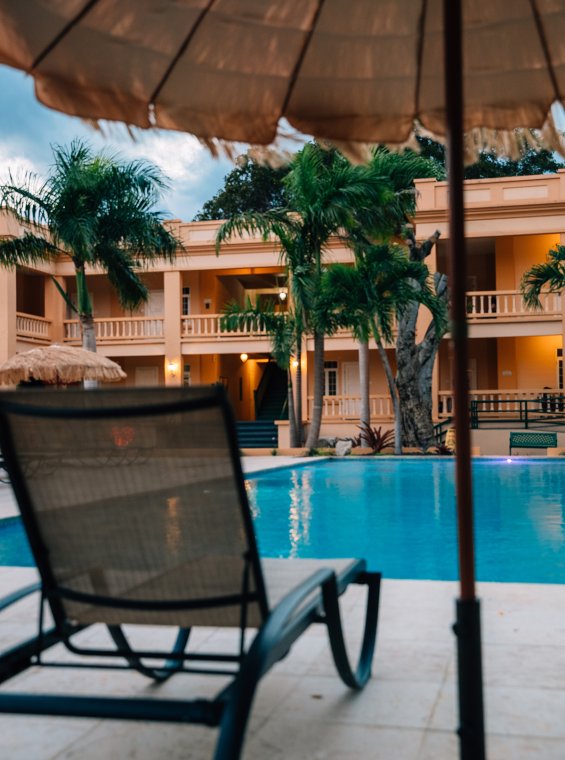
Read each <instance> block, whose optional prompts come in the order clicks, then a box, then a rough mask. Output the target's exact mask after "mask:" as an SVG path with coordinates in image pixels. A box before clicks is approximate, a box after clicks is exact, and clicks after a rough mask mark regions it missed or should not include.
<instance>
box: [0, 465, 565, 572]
mask: <svg viewBox="0 0 565 760" xmlns="http://www.w3.org/2000/svg"><path fill="white" fill-rule="evenodd" d="M473 474H474V487H475V494H474V500H475V515H476V538H477V574H478V577H479V579H480V580H489V581H516V582H530V583H563V582H565V461H560V460H558V459H557V460H548V459H520V458H513V460H512V461H511V462H508V461H506V460H504V459H480V460H475V462H474V465H473ZM246 482H247V491H248V494H249V497H250V501H251V504H252V509H253V514H254V517H255V524H256V528H257V534H258V539H259V548H260V551H261V553H262V554H264V555H265V556H270V557H322V558H323V557H366V558H367V559H368V562H369V566H370V567H371V568H374V569H379V570H382V572H383V573H384V575H385V576H386V577H388V578H422V579H424V578H427V579H435V580H453V579H455V578H456V577H457V559H456V518H455V497H454V463H453V460H451V459H449V458H438V459H433V460H432V459H428V458H426V459H416V458H414V459H409V460H394V459H364V460H339V461H335V460H331V461H328V462H324V463H319V464H309V465H301V466H299V467H294V468H285V469H279V470H272V471H270V472H265V473H262V474H259V475H254V476H253V477H250V478H249V479H248V480H247V481H246ZM0 564H2V565H30V564H32V559H31V555H30V553H29V547H28V546H27V542H26V539H25V537H24V535H23V531H22V528H21V525H20V523H19V520H18V519H17V518H11V519H9V520H3V521H0Z"/></svg>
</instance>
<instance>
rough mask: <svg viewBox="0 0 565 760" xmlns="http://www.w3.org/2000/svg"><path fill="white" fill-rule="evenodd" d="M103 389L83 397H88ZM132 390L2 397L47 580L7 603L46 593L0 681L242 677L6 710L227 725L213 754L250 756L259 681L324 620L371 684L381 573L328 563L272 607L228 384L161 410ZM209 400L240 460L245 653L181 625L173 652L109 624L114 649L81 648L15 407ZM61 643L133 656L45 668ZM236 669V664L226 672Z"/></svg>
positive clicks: (4, 705)
mask: <svg viewBox="0 0 565 760" xmlns="http://www.w3.org/2000/svg"><path fill="white" fill-rule="evenodd" d="M44 392H45V391H44ZM96 392H97V391H84V393H96ZM161 392H162V391H161ZM130 393H131V396H132V400H133V401H132V403H131V405H130V406H128V407H123V406H121V407H119V408H104V409H97V408H96V407H95V406H93V407H91V408H89V409H80V410H77V409H75V408H65V409H61V408H53V407H41V406H37V405H34V406H32V407H26V404H25V398H23V399H21V400H20V399H19V398H17V397H16V396H15V395H13V394H12V395H11V396H10V397H9V398H6V394H4V398H0V444H1V447H2V451H3V453H4V457H5V460H6V466H7V468H8V471H9V473H10V477H11V481H12V484H13V488H14V492H15V494H16V497H17V500H18V503H19V506H20V510H21V514H22V519H23V522H24V525H25V528H26V531H27V534H28V539H29V542H30V546H31V548H32V552H33V555H34V558H35V561H36V563H37V567H38V570H39V573H40V577H41V582H40V583H37V584H31V585H29V586H27V587H26V588H24V589H21V590H20V591H17V592H14V593H12V594H10V595H9V596H7V597H6V598H4V599H2V600H0V613H1V612H2V610H4V609H7V608H8V607H10V606H12V605H13V604H16V603H17V602H19V601H21V600H22V599H24V598H25V597H27V596H29V595H30V594H39V597H38V598H39V622H38V633H37V636H35V637H33V638H31V639H28V640H26V641H24V642H22V643H20V644H18V645H17V646H15V647H13V648H12V649H10V650H8V651H7V652H4V653H2V654H1V655H0V684H1V683H4V682H6V681H7V680H8V679H10V678H12V677H14V676H16V675H17V674H19V673H21V672H23V671H25V670H26V669H27V668H29V667H31V666H34V665H43V666H49V667H75V668H84V667H88V668H94V669H98V668H104V669H115V670H131V669H133V670H136V671H138V672H140V673H142V674H143V675H145V676H147V677H149V678H151V679H153V680H154V681H157V682H162V681H165V680H166V679H167V678H169V677H170V676H172V675H173V674H182V673H193V672H198V673H210V674H214V675H218V674H219V675H231V676H233V678H232V680H231V682H230V683H229V684H228V686H227V687H225V688H223V689H221V691H220V692H219V693H218V694H217V695H216V696H215V697H214V698H213V699H209V700H204V699H192V700H184V699H175V700H172V699H153V698H152V699H144V698H137V697H132V698H116V697H98V696H93V697H90V696H88V697H86V696H75V695H72V696H69V695H56V694H53V695H52V694H49V695H45V694H41V695H39V694H32V693H13V692H10V693H1V692H0V713H11V714H35V715H59V716H63V715H64V716H75V717H83V718H112V719H118V720H142V721H166V722H172V723H200V724H205V725H207V726H219V727H220V733H219V738H218V741H217V745H216V750H215V755H214V757H215V759H216V760H220V759H221V760H237V758H239V757H240V755H241V752H242V748H243V743H244V738H245V731H246V726H247V723H248V718H249V714H250V710H251V706H252V702H253V698H254V694H255V691H256V688H257V685H258V683H259V681H260V679H261V678H262V677H263V675H265V674H266V673H267V672H268V671H269V670H270V668H271V667H272V666H273V665H274V664H276V663H277V662H278V661H279V660H281V659H282V658H283V657H285V656H286V655H287V654H288V653H289V651H290V649H291V647H292V645H293V643H294V642H295V641H296V640H297V639H298V638H299V637H300V635H301V634H302V633H303V632H304V631H306V629H308V628H309V627H310V626H311V625H312V624H314V623H321V624H324V625H325V626H326V627H327V630H328V636H329V643H330V647H331V651H332V655H333V659H334V662H335V665H336V669H337V672H338V674H339V676H340V677H341V679H342V680H343V682H344V683H345V684H346V685H347V686H348V687H350V688H351V689H355V690H359V689H362V688H363V686H364V685H365V683H366V682H367V680H368V679H369V677H370V674H371V663H372V659H373V653H374V648H375V642H376V631H377V621H378V610H379V594H380V580H381V575H380V573H376V572H368V571H367V569H366V564H365V562H364V561H363V560H359V561H356V562H355V563H353V564H351V565H350V566H349V568H348V570H347V572H345V573H342V574H340V576H337V575H336V573H335V572H334V571H333V570H332V569H331V568H329V567H328V568H326V569H320V570H317V571H316V572H314V573H313V574H312V575H311V576H310V577H309V578H307V579H306V580H305V581H304V582H302V583H301V584H300V585H299V586H297V587H296V588H295V589H294V590H293V591H291V592H290V593H289V594H287V595H286V596H285V597H284V598H283V599H282V601H280V602H279V603H278V604H277V605H276V606H275V607H273V608H272V609H270V608H269V605H268V601H267V594H266V590H265V584H264V582H263V575H262V570H261V561H260V558H259V553H258V549H257V542H256V539H255V533H254V528H253V523H252V516H251V512H250V509H249V504H248V501H247V495H246V491H245V485H244V478H243V473H242V469H241V462H240V459H239V453H238V445H237V437H236V432H235V424H234V420H233V417H232V412H231V408H230V405H229V402H228V400H227V397H226V394H225V392H224V390H223V389H222V388H221V387H217V388H211V389H209V394H207V396H206V397H205V398H202V397H200V398H197V399H196V400H194V399H191V397H190V393H187V398H186V399H185V400H181V401H178V400H176V401H173V402H172V403H170V402H166V403H163V404H154V405H152V406H151V407H148V408H142V407H140V406H139V405H138V404H136V403H135V396H136V394H135V391H134V392H131V391H130ZM206 404H209V405H214V406H219V407H221V410H222V414H223V419H224V421H225V430H226V435H227V440H228V443H229V448H230V452H231V461H232V464H233V473H234V485H235V487H236V488H237V490H238V495H239V503H240V505H241V509H242V515H243V521H244V525H245V530H246V534H247V536H246V538H247V546H248V551H247V554H246V560H247V564H246V569H248V571H249V572H245V573H244V582H243V588H242V591H241V595H240V596H239V597H238V599H237V602H238V603H239V604H240V609H241V614H240V626H239V631H240V639H239V640H240V646H239V652H237V653H236V654H224V653H213V652H212V653H204V652H187V651H186V647H187V644H188V641H189V636H190V629H189V628H179V630H178V634H177V637H176V641H175V644H174V645H173V647H172V649H171V651H167V652H163V651H155V650H139V649H134V648H132V647H131V646H130V644H129V642H128V640H127V638H126V636H125V633H124V631H123V629H122V628H121V626H119V625H107V629H108V631H109V633H110V636H111V638H112V639H113V642H114V644H115V645H116V647H115V649H111V650H110V649H99V648H90V649H86V648H84V647H81V646H78V645H77V644H76V643H75V642H74V641H73V637H75V636H76V634H77V633H79V632H81V631H83V630H84V629H85V628H86V627H87V626H85V625H81V624H73V623H71V622H70V621H69V620H68V619H67V616H66V614H65V610H64V606H63V604H62V600H63V599H65V598H75V599H77V597H78V600H79V601H81V600H82V599H81V598H80V597H81V596H83V595H81V594H78V593H77V592H73V591H69V590H68V589H65V588H61V586H60V585H58V584H57V582H56V580H55V577H54V575H53V573H52V570H51V567H50V564H49V559H48V557H47V554H46V552H45V549H44V546H43V542H42V539H41V535H40V531H39V529H38V525H37V522H36V519H35V514H34V507H33V503H32V500H31V498H30V494H29V491H28V489H27V486H26V476H25V473H24V471H23V468H22V466H21V464H20V462H19V461H18V458H17V456H16V454H15V453H14V446H13V441H12V437H11V435H12V434H11V422H10V412H14V411H16V412H17V413H19V414H22V413H23V414H31V415H38V416H47V417H49V416H53V417H55V416H56V417H58V418H61V417H69V418H71V417H75V418H76V416H77V415H78V416H80V417H81V418H83V419H85V421H87V420H88V418H89V417H96V418H97V419H100V417H101V416H104V415H105V416H107V417H109V418H114V417H119V418H121V419H127V418H128V417H133V416H139V415H140V414H141V413H143V414H148V415H150V414H159V413H163V412H165V411H166V412H170V413H173V412H175V411H187V410H189V409H191V408H202V407H203V405H206ZM290 561H291V560H290ZM250 574H252V575H253V578H254V581H255V585H254V588H255V589H257V591H256V592H254V593H250V592H249V588H248V585H249V584H248V583H247V581H248V579H249V576H250ZM350 583H353V584H361V585H365V586H367V589H368V593H367V607H366V616H365V625H364V634H363V641H362V645H361V650H360V655H359V659H358V663H357V666H356V667H355V668H352V666H351V664H350V662H349V658H348V654H347V651H346V647H345V642H344V637H343V629H342V622H341V615H340V608H339V596H340V595H341V594H342V593H343V592H344V591H345V589H346V587H347V586H348V585H349V584H350ZM84 596H85V598H86V597H87V601H88V602H89V603H90V604H93V605H96V604H99V605H102V606H104V607H108V606H115V607H120V608H124V609H125V608H130V609H131V608H135V609H138V610H141V609H146V610H157V609H159V610H163V609H167V610H175V609H177V610H179V609H191V608H192V609H194V608H202V607H203V606H208V607H211V606H214V607H222V606H224V605H226V604H228V603H229V604H233V602H234V599H233V598H229V599H223V598H210V599H206V600H194V599H192V600H190V599H187V600H181V601H179V600H171V601H166V600H165V601H163V600H159V601H157V600H136V601H133V600H131V599H120V600H116V599H115V598H109V597H104V596H100V595H95V594H88V595H84ZM85 600H86V599H85ZM250 600H253V601H255V602H257V603H258V605H259V608H260V610H261V612H262V615H263V624H262V625H261V626H260V627H259V629H258V630H257V633H256V635H255V637H254V639H253V641H252V643H251V645H250V646H249V648H247V649H246V648H245V633H246V630H248V626H247V614H246V610H247V606H248V604H249V602H250ZM46 604H48V605H49V607H50V610H51V613H52V616H53V621H54V625H53V627H51V628H49V629H48V630H45V626H44V609H45V605H46ZM56 644H63V645H64V646H65V647H66V648H67V649H68V650H70V651H71V652H73V653H75V654H79V655H85V656H87V655H90V656H95V657H101V656H103V657H109V658H120V659H121V660H125V664H120V665H118V664H110V663H108V664H106V663H94V664H92V663H85V662H80V663H75V662H45V661H44V659H43V658H42V653H44V652H45V651H46V650H48V649H50V648H52V647H53V646H54V645H56ZM147 660H149V661H153V660H160V661H162V660H165V663H164V664H158V665H152V664H148V663H147V662H146V661H147ZM209 661H212V662H215V663H219V664H220V665H221V666H222V667H220V668H214V669H209V668H205V667H194V664H199V663H202V664H205V663H206V662H209ZM228 665H231V667H230V668H227V667H226V666H228Z"/></svg>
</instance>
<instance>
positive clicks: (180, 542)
mask: <svg viewBox="0 0 565 760" xmlns="http://www.w3.org/2000/svg"><path fill="white" fill-rule="evenodd" d="M46 441H48V442H49V443H48V445H45V442H46ZM0 442H1V446H2V449H3V452H4V456H5V458H6V460H7V462H8V464H9V465H10V468H11V472H12V475H13V486H14V489H15V490H16V495H17V497H18V501H19V503H20V507H21V511H22V517H23V520H24V523H25V525H26V529H27V531H28V535H29V537H30V542H31V545H32V551H33V552H34V556H35V560H36V562H37V565H38V568H39V570H40V573H41V576H42V580H43V584H44V588H45V592H46V594H47V596H48V599H49V601H50V603H51V607H52V610H53V613H54V615H55V618H56V620H57V621H58V622H59V623H61V622H64V620H70V621H76V622H78V623H92V622H104V623H108V624H122V623H129V622H131V623H147V624H165V625H169V624H174V625H181V626H185V627H188V626H190V625H193V624H194V625H213V626H219V625H221V626H233V625H235V626H237V625H240V624H241V622H242V615H243V616H246V618H247V623H248V624H249V625H257V624H259V623H260V622H262V621H263V619H264V618H265V615H266V611H267V602H266V597H265V591H264V587H263V580H262V575H261V570H260V565H259V560H258V555H257V548H256V545H255V536H254V532H253V527H252V523H251V516H250V512H249V506H248V503H247V499H246V495H245V487H244V482H243V477H242V474H241V466H240V462H239V455H238V451H237V440H236V434H235V427H234V423H233V420H232V418H231V412H230V409H229V404H228V403H227V399H226V397H225V393H224V391H223V389H222V388H221V387H207V388H179V389H165V388H155V389H135V390H132V389H118V390H93V391H84V390H81V391H64V392H61V391H55V392H53V391H46V390H40V391H26V392H23V391H22V392H11V393H2V394H0ZM14 476H15V477H14Z"/></svg>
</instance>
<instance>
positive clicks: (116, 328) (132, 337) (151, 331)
mask: <svg viewBox="0 0 565 760" xmlns="http://www.w3.org/2000/svg"><path fill="white" fill-rule="evenodd" d="M94 330H95V334H96V342H97V343H99V344H100V345H104V344H112V343H155V342H160V343H162V342H163V341H164V339H165V320H164V318H163V317H117V318H104V319H95V320H94ZM64 336H65V337H64V340H65V342H66V343H71V344H76V345H79V344H80V342H81V332H80V322H79V321H78V319H66V320H65V321H64Z"/></svg>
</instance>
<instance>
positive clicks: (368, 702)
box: [0, 457, 565, 760]
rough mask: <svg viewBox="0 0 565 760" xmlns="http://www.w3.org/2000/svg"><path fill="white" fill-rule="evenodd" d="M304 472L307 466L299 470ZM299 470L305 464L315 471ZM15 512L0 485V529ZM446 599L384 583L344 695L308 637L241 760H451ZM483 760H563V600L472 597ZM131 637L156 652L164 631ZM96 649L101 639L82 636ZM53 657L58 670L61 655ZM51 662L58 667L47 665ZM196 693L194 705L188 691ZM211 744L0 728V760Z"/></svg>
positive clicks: (87, 682) (113, 731) (405, 584)
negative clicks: (480, 671) (478, 632)
mask: <svg viewBox="0 0 565 760" xmlns="http://www.w3.org/2000/svg"><path fill="white" fill-rule="evenodd" d="M261 459H263V458H260V457H257V458H253V461H251V460H244V468H245V469H246V471H256V470H261V469H266V468H267V467H268V468H270V467H280V466H286V465H288V464H291V463H293V460H291V459H289V461H288V462H286V461H283V457H265V458H264V460H265V461H263V462H262V461H259V460H261ZM301 461H302V462H304V460H301ZM312 461H313V460H312V459H307V460H306V462H312ZM12 511H13V513H14V514H15V511H16V510H15V505H14V503H13V498H12V495H11V491H10V489H9V487H7V486H2V485H0V517H5V516H8V515H9V514H10V512H12ZM33 578H35V570H34V569H30V568H10V567H4V568H0V596H4V595H5V594H6V593H8V592H9V591H11V590H14V589H16V588H18V587H20V586H22V585H24V584H25V583H28V582H30V580H32V579H33ZM456 593H457V585H456V584H455V583H452V582H440V581H405V580H403V581H399V580H389V579H385V580H384V581H383V589H382V602H381V614H380V622H379V632H378V642H377V651H376V656H375V661H374V668H373V672H374V676H373V679H372V680H371V681H370V682H369V684H368V685H367V687H366V688H365V690H364V691H363V692H361V693H359V694H353V693H351V692H350V691H349V690H348V689H347V688H346V687H345V686H344V685H343V684H342V682H341V681H340V680H339V678H338V677H337V675H336V673H335V670H334V667H333V664H332V661H331V656H330V655H329V651H328V647H327V643H326V635H325V631H324V629H323V628H322V627H321V626H313V627H312V628H311V629H310V630H309V631H308V632H307V633H306V634H305V635H304V636H303V637H302V638H301V639H300V640H299V641H298V642H297V643H296V645H295V646H294V648H293V649H292V651H291V653H290V654H289V656H288V657H287V658H286V659H285V660H283V661H282V662H281V663H279V664H278V665H277V666H275V668H274V669H273V670H272V671H271V672H270V673H269V674H268V675H267V676H266V677H265V678H264V679H263V681H262V683H261V686H260V688H259V691H258V694H257V697H256V700H255V705H254V709H253V712H252V719H251V724H250V729H249V732H248V738H247V743H246V748H245V752H244V755H243V757H244V758H245V760H271V759H272V760H283V758H284V759H285V760H365V759H367V760H381V759H382V760H456V758H457V757H458V740H457V737H456V735H455V733H454V730H455V728H456V726H457V693H456V661H455V639H454V636H453V634H452V632H451V624H452V622H453V617H454V598H455V595H456ZM479 593H480V596H481V599H482V603H483V604H482V617H483V646H484V680H485V700H486V725H487V733H488V745H487V749H488V757H489V760H531V759H533V758H536V759H539V760H563V758H564V757H565V720H564V716H565V586H560V585H559V586H557V585H543V584H540V585H538V584H512V583H508V584H506V583H481V584H479ZM342 599H343V603H342V611H343V616H344V620H345V625H346V632H347V636H348V642H349V643H350V644H351V651H352V652H356V648H357V645H358V644H359V639H360V636H361V632H362V617H363V612H364V605H363V601H364V600H363V591H362V590H361V589H359V588H357V587H353V588H352V589H351V590H350V591H348V592H347V594H346V595H345V596H344V597H343V598H342ZM36 616H37V601H36V600H31V599H30V600H27V601H25V602H22V603H20V604H19V605H17V606H16V607H14V608H11V609H10V610H9V611H8V612H7V613H5V614H3V615H0V649H4V648H6V647H8V646H10V644H13V643H15V642H16V641H17V640H19V639H21V638H22V637H24V636H29V635H32V633H33V632H34V630H35V621H36ZM140 635H141V636H142V637H143V638H144V639H145V640H146V641H147V640H150V641H151V643H152V644H155V645H156V646H158V645H159V643H160V642H161V641H164V638H165V636H166V635H167V634H166V633H165V632H164V631H163V629H156V628H143V629H142V630H141V631H140ZM82 636H83V640H84V641H86V640H88V643H89V644H92V643H94V642H96V641H98V642H100V643H102V642H104V643H106V639H105V638H104V631H103V629H102V628H101V627H95V628H92V629H89V630H88V631H86V632H85V633H84V634H82ZM232 642H233V645H235V637H234V636H233V635H232V633H231V632H229V631H226V630H219V629H199V630H198V631H197V632H195V635H194V637H193V642H192V643H193V646H194V648H195V649H198V648H203V647H206V648H214V649H215V651H222V650H223V649H225V648H226V647H228V646H229V647H230V648H233V646H232ZM53 654H54V655H55V654H56V655H57V656H59V657H61V658H65V659H68V658H69V655H67V654H66V653H65V652H64V651H62V650H57V651H54V652H53ZM53 659H55V657H53ZM221 681H222V679H221V678H211V677H206V678H204V677H202V676H190V675H179V676H176V677H173V678H172V679H171V680H170V681H169V682H168V683H166V684H164V685H162V686H158V687H154V686H152V685H150V683H149V682H148V681H147V680H146V679H144V678H143V677H142V676H139V675H137V674H135V673H115V672H110V671H108V672H103V671H95V672H92V673H88V672H86V671H84V670H69V669H60V670H56V669H53V668H46V669H37V668H35V669H33V670H30V671H29V672H27V673H25V674H23V675H21V676H19V677H17V678H15V679H13V680H12V681H10V682H9V684H6V685H4V686H3V687H2V691H9V690H14V691H18V690H22V691H23V690H30V691H36V692H38V693H39V692H45V691H58V692H59V693H69V692H70V693H72V692H75V693H79V694H80V693H93V692H97V691H98V692H99V693H101V694H107V695H118V694H119V695H126V694H131V695H137V696H149V695H152V694H154V695H162V696H164V697H171V698H182V697H189V698H190V697H191V696H193V695H195V696H206V695H208V694H209V693H210V689H213V690H217V689H218V688H219V687H220V685H221ZM193 689H194V691H193ZM215 737H216V732H215V731H214V730H210V729H206V728H202V727H195V726H176V725H167V724H145V723H126V722H115V721H108V720H84V719H71V718H38V717H34V716H8V715H0V757H1V758H6V760H79V758H80V760H99V759H100V758H104V760H123V759H124V758H135V760H158V759H159V758H165V757H166V758H167V760H177V759H178V760H181V758H182V760H187V759H190V760H201V759H202V760H204V759H207V758H210V757H211V755H212V752H213V747H214V742H215Z"/></svg>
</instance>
